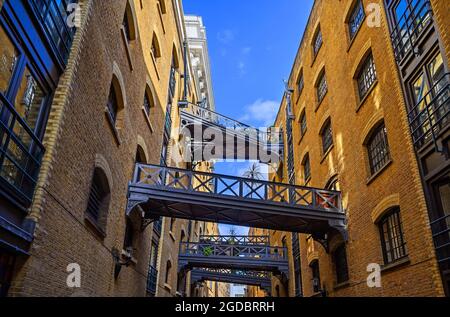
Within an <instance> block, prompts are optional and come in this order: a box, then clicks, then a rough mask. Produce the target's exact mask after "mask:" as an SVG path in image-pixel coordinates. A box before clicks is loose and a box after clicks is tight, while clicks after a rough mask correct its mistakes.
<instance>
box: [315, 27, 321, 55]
mask: <svg viewBox="0 0 450 317" xmlns="http://www.w3.org/2000/svg"><path fill="white" fill-rule="evenodd" d="M322 43H323V42H322V31H321V30H320V27H319V29H318V30H317V32H316V35H315V36H314V40H313V52H314V56H317V54H318V53H319V50H320V48H321V47H322Z"/></svg>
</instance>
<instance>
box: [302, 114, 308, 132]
mask: <svg viewBox="0 0 450 317" xmlns="http://www.w3.org/2000/svg"><path fill="white" fill-rule="evenodd" d="M307 128H308V125H307V122H306V113H304V112H303V114H302V116H301V118H300V132H301V134H302V136H303V135H305V133H306V129H307Z"/></svg>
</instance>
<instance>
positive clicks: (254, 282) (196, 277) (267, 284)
mask: <svg viewBox="0 0 450 317" xmlns="http://www.w3.org/2000/svg"><path fill="white" fill-rule="evenodd" d="M252 275H256V274H252ZM204 281H213V282H223V283H230V284H240V285H251V286H258V287H260V288H262V289H264V290H266V292H267V293H270V288H271V278H270V275H267V276H266V277H257V276H249V275H246V274H244V275H242V274H235V273H232V272H230V273H217V272H210V271H207V270H201V269H200V270H199V269H194V270H192V271H191V283H193V284H194V283H197V282H204Z"/></svg>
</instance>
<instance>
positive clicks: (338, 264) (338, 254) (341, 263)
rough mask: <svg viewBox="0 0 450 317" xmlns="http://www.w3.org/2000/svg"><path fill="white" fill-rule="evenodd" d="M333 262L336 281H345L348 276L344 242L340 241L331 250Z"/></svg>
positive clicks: (338, 282)
mask: <svg viewBox="0 0 450 317" xmlns="http://www.w3.org/2000/svg"><path fill="white" fill-rule="evenodd" d="M333 262H334V268H335V270H336V282H337V284H341V283H344V282H347V281H348V279H349V276H348V265H347V252H346V249H345V244H344V243H342V244H341V245H340V246H338V247H337V248H336V250H334V252H333Z"/></svg>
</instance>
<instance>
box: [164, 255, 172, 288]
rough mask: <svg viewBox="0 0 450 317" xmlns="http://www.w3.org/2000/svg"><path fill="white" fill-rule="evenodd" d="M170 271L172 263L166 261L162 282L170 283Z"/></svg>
mask: <svg viewBox="0 0 450 317" xmlns="http://www.w3.org/2000/svg"><path fill="white" fill-rule="evenodd" d="M171 271H172V263H171V262H170V261H167V264H166V278H165V279H164V283H166V284H169V283H170V274H171Z"/></svg>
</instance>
